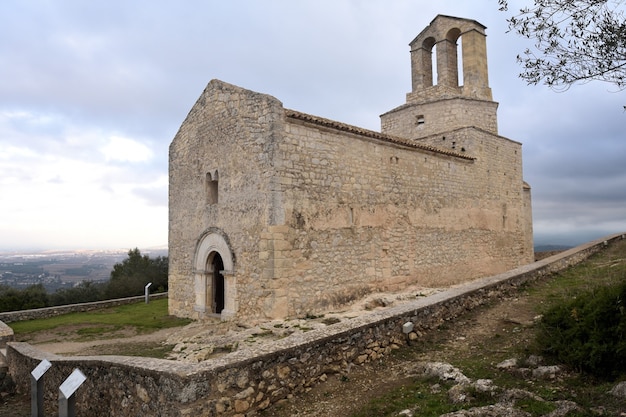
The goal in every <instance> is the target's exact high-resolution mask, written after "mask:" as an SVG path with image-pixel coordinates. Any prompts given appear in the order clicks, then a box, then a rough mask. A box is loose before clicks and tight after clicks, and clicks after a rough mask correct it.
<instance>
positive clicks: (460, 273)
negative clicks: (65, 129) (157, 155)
mask: <svg viewBox="0 0 626 417" xmlns="http://www.w3.org/2000/svg"><path fill="white" fill-rule="evenodd" d="M459 43H460V44H461V47H459ZM410 47H411V49H410V53H411V69H412V71H411V72H412V91H411V92H410V93H408V94H407V96H406V103H405V104H402V105H401V106H399V107H396V108H395V109H392V110H390V111H388V112H386V113H384V114H383V115H382V116H381V131H380V132H376V131H371V130H367V129H362V128H360V127H356V126H351V125H348V124H345V123H341V122H337V121H334V120H329V119H325V118H321V117H317V116H314V115H310V114H305V113H301V112H299V111H296V110H290V109H285V108H284V107H283V106H282V103H281V102H280V101H279V100H277V99H276V98H274V97H272V96H269V95H266V94H261V93H257V92H253V91H249V90H245V89H243V88H240V87H236V86H234V85H230V84H227V83H225V82H222V81H218V80H213V81H211V82H210V83H209V84H208V86H207V87H206V89H205V90H204V91H203V92H202V94H201V96H200V98H199V99H198V101H197V102H196V103H195V104H194V106H193V108H192V109H191V111H190V112H189V114H188V115H187V117H186V119H185V121H184V122H183V124H182V125H181V127H180V129H179V131H178V133H177V134H176V136H175V138H174V140H173V141H172V143H171V145H170V151H169V262H170V264H169V311H170V313H171V314H173V315H176V316H184V317H191V318H195V319H201V318H205V317H221V318H222V319H230V318H237V319H240V318H285V317H296V316H300V317H301V316H305V315H307V314H316V313H320V312H322V311H327V310H329V309H340V308H341V307H342V305H346V304H347V303H350V302H352V301H354V300H357V299H359V298H361V297H363V296H365V295H367V294H368V293H371V292H374V291H382V290H398V289H401V288H403V287H405V286H408V285H413V284H416V285H423V286H436V287H442V286H449V285H453V284H457V283H460V282H464V281H468V280H472V279H475V278H479V277H484V276H488V275H492V274H496V273H500V272H504V271H506V270H509V269H512V268H515V267H517V266H520V265H523V264H527V263H530V262H532V261H533V238H532V217H531V197H530V187H529V186H528V185H527V184H526V183H525V182H524V179H523V176H522V146H521V144H520V143H519V142H516V141H514V140H511V139H508V138H505V137H502V136H500V135H498V127H497V115H496V112H497V107H498V103H497V102H495V101H493V98H492V94H491V89H490V87H489V82H488V71H487V48H486V34H485V26H483V25H481V24H480V23H478V22H476V21H474V20H468V19H462V18H456V17H450V16H443V15H439V16H437V17H436V18H435V19H434V20H433V21H432V22H431V23H430V25H429V26H428V27H426V28H425V29H424V30H423V31H422V32H421V33H420V34H419V35H418V36H417V37H416V38H415V39H414V40H413V41H412V42H411V43H410ZM434 57H436V59H433V58H434ZM433 61H435V62H433ZM433 68H435V69H433ZM434 74H436V76H434Z"/></svg>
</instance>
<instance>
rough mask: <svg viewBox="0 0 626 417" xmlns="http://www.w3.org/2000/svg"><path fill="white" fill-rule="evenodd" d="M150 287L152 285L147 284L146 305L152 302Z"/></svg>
mask: <svg viewBox="0 0 626 417" xmlns="http://www.w3.org/2000/svg"><path fill="white" fill-rule="evenodd" d="M150 285H152V283H151V282H149V283H147V284H146V288H145V290H146V304H148V303H149V302H150Z"/></svg>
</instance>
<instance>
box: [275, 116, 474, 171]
mask: <svg viewBox="0 0 626 417" xmlns="http://www.w3.org/2000/svg"><path fill="white" fill-rule="evenodd" d="M285 115H286V116H287V118H290V119H294V120H300V121H302V122H305V123H310V124H313V125H317V126H323V127H326V128H329V129H333V130H338V131H341V132H348V133H352V134H355V135H359V136H364V137H367V138H372V139H377V140H380V141H382V142H389V143H394V144H397V145H401V146H406V147H409V148H414V149H421V150H424V151H429V152H434V153H438V154H442V155H448V156H453V157H456V158H462V159H468V160H474V159H476V158H474V157H471V156H469V155H466V154H463V153H460V152H455V151H451V150H447V149H441V148H437V147H435V146H430V145H425V144H422V143H419V142H417V141H413V140H409V139H404V138H401V137H398V136H392V135H386V134H384V133H380V132H376V131H373V130H368V129H363V128H360V127H357V126H352V125H349V124H346V123H341V122H337V121H334V120H330V119H325V118H323V117H318V116H313V115H310V114H306V113H301V112H299V111H296V110H289V109H285Z"/></svg>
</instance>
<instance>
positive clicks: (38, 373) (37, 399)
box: [30, 359, 52, 417]
mask: <svg viewBox="0 0 626 417" xmlns="http://www.w3.org/2000/svg"><path fill="white" fill-rule="evenodd" d="M51 366H52V364H51V363H50V362H49V361H48V360H47V359H44V360H42V361H41V362H39V365H37V366H36V367H35V369H33V371H32V372H31V373H30V410H31V416H32V417H44V410H43V390H44V387H43V374H45V373H46V371H47V370H48V369H50V367H51Z"/></svg>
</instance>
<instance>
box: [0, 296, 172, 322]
mask: <svg viewBox="0 0 626 417" xmlns="http://www.w3.org/2000/svg"><path fill="white" fill-rule="evenodd" d="M161 298H167V293H166V292H164V293H158V294H150V300H158V299H161ZM143 300H145V296H143V295H140V296H137V297H126V298H116V299H114V300H106V301H95V302H93V303H80V304H70V305H64V306H55V307H46V308H34V309H32V310H20V311H7V312H5V313H0V321H2V322H3V323H13V322H14V321H22V320H33V319H43V318H47V317H54V316H60V315H61V314H67V313H83V312H85V311H93V310H101V309H103V308H109V307H117V306H121V305H125V304H132V303H136V302H139V301H143Z"/></svg>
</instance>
